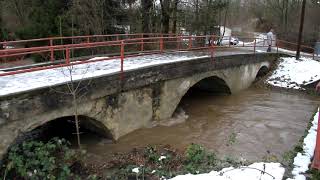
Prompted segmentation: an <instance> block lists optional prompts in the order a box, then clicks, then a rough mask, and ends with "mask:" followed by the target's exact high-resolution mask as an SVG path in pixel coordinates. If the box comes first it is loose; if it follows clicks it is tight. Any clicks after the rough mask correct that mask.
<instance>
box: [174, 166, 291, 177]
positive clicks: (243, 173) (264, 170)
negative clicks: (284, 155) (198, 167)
mask: <svg viewBox="0 0 320 180" xmlns="http://www.w3.org/2000/svg"><path fill="white" fill-rule="evenodd" d="M284 172H285V169H284V168H283V167H282V166H281V164H280V163H263V162H260V163H254V164H251V165H250V166H245V167H240V168H233V167H230V168H224V169H223V170H221V171H219V172H217V171H211V172H210V173H207V174H197V175H192V174H186V175H180V176H176V177H174V178H172V179H171V180H194V179H197V180H213V179H214V180H282V178H283V175H284Z"/></svg>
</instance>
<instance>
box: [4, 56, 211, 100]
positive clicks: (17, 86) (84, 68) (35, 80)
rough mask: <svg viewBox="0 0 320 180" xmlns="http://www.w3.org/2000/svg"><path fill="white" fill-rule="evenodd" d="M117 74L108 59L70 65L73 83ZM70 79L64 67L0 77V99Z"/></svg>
mask: <svg viewBox="0 0 320 180" xmlns="http://www.w3.org/2000/svg"><path fill="white" fill-rule="evenodd" d="M205 57H208V56H197V55H190V54H188V55H187V54H179V53H178V54H156V55H145V56H138V57H129V58H125V60H124V71H127V70H132V69H138V68H142V67H147V66H154V65H158V64H167V63H172V62H177V61H188V60H194V59H201V58H205ZM99 58H105V57H96V58H92V59H90V60H91V61H92V60H94V59H95V60H97V59H99ZM117 72H120V59H112V60H105V61H98V62H90V63H87V64H78V65H73V68H72V78H73V80H81V79H88V78H93V77H98V76H102V75H108V74H112V73H117ZM70 78H71V77H70V73H69V72H68V67H62V68H55V69H47V70H40V71H34V72H28V73H22V74H15V75H8V76H2V77H0V96H3V95H8V94H14V93H19V92H24V91H29V90H33V89H38V88H43V87H50V86H54V85H58V84H63V83H66V82H69V81H70Z"/></svg>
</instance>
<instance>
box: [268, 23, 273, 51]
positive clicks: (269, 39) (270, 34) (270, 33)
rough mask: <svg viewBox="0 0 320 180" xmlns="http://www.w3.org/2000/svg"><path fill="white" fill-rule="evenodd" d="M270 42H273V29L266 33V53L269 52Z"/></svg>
mask: <svg viewBox="0 0 320 180" xmlns="http://www.w3.org/2000/svg"><path fill="white" fill-rule="evenodd" d="M272 41H273V29H270V31H269V32H268V33H267V43H268V49H267V52H271V46H272Z"/></svg>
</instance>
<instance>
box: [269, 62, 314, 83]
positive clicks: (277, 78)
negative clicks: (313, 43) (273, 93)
mask: <svg viewBox="0 0 320 180" xmlns="http://www.w3.org/2000/svg"><path fill="white" fill-rule="evenodd" d="M319 69H320V62H318V61H315V60H312V59H311V58H301V59H300V60H296V59H295V58H294V57H288V58H281V59H280V64H279V67H278V68H277V70H275V72H274V73H273V74H272V75H271V76H270V77H269V78H268V80H267V83H269V84H270V85H273V86H277V87H283V88H292V89H303V88H302V86H303V85H306V84H309V83H312V82H315V81H317V80H319V79H320V74H319Z"/></svg>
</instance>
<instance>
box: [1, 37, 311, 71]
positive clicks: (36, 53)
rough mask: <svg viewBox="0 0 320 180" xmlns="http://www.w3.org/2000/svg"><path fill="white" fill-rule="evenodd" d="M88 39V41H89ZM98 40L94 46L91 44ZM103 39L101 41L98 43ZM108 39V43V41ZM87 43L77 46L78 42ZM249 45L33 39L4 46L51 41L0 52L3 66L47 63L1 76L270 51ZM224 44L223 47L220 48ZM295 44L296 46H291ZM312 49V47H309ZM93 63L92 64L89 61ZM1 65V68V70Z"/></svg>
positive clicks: (212, 40)
mask: <svg viewBox="0 0 320 180" xmlns="http://www.w3.org/2000/svg"><path fill="white" fill-rule="evenodd" d="M87 38H89V41H88V39H87ZM94 38H97V40H96V41H95V42H93V41H92V40H93V39H94ZM99 38H101V39H99ZM107 38H109V39H108V40H106V39H107ZM66 39H67V40H72V42H71V43H69V44H57V45H55V44H54V43H53V41H54V40H66ZM82 39H87V41H81V42H80V43H76V44H74V42H75V41H80V40H82ZM242 39H245V40H247V41H249V42H246V43H245V42H244V41H242V42H241V43H239V44H237V45H236V46H234V45H232V44H234V42H233V40H232V37H223V38H221V37H219V36H216V35H205V36H185V35H173V34H116V35H94V36H75V37H55V38H43V39H32V40H22V41H10V42H2V43H25V42H44V41H49V45H44V46H37V47H29V48H16V49H5V50H0V63H1V64H10V63H13V62H15V61H21V60H22V61H23V60H26V59H36V60H37V59H39V60H40V61H45V62H46V63H42V64H38V63H34V64H33V65H35V66H33V67H32V66H29V67H27V68H24V69H18V70H17V69H16V70H11V71H9V70H8V71H7V72H2V73H0V76H7V75H13V74H20V73H24V72H32V71H38V70H44V69H52V68H57V67H64V66H70V65H77V64H84V63H89V62H96V61H105V60H111V59H120V61H121V63H120V72H121V74H123V61H124V59H125V58H128V57H134V56H142V55H147V54H155V53H163V52H176V51H195V50H210V51H211V56H213V55H214V49H216V48H230V47H245V48H252V49H253V51H254V53H255V52H256V48H259V47H267V46H266V45H265V43H262V42H264V39H261V38H246V37H244V38H242ZM280 42H281V43H285V41H281V40H277V41H275V43H273V44H275V45H274V46H273V47H277V50H278V47H279V44H280ZM217 44H220V45H221V44H222V45H223V46H220V45H217ZM292 44H294V43H292ZM308 48H310V49H313V48H311V47H308ZM105 54H108V55H109V56H110V57H108V58H100V59H96V60H92V57H94V56H98V55H105ZM88 60H90V61H88ZM1 64H0V68H1Z"/></svg>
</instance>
